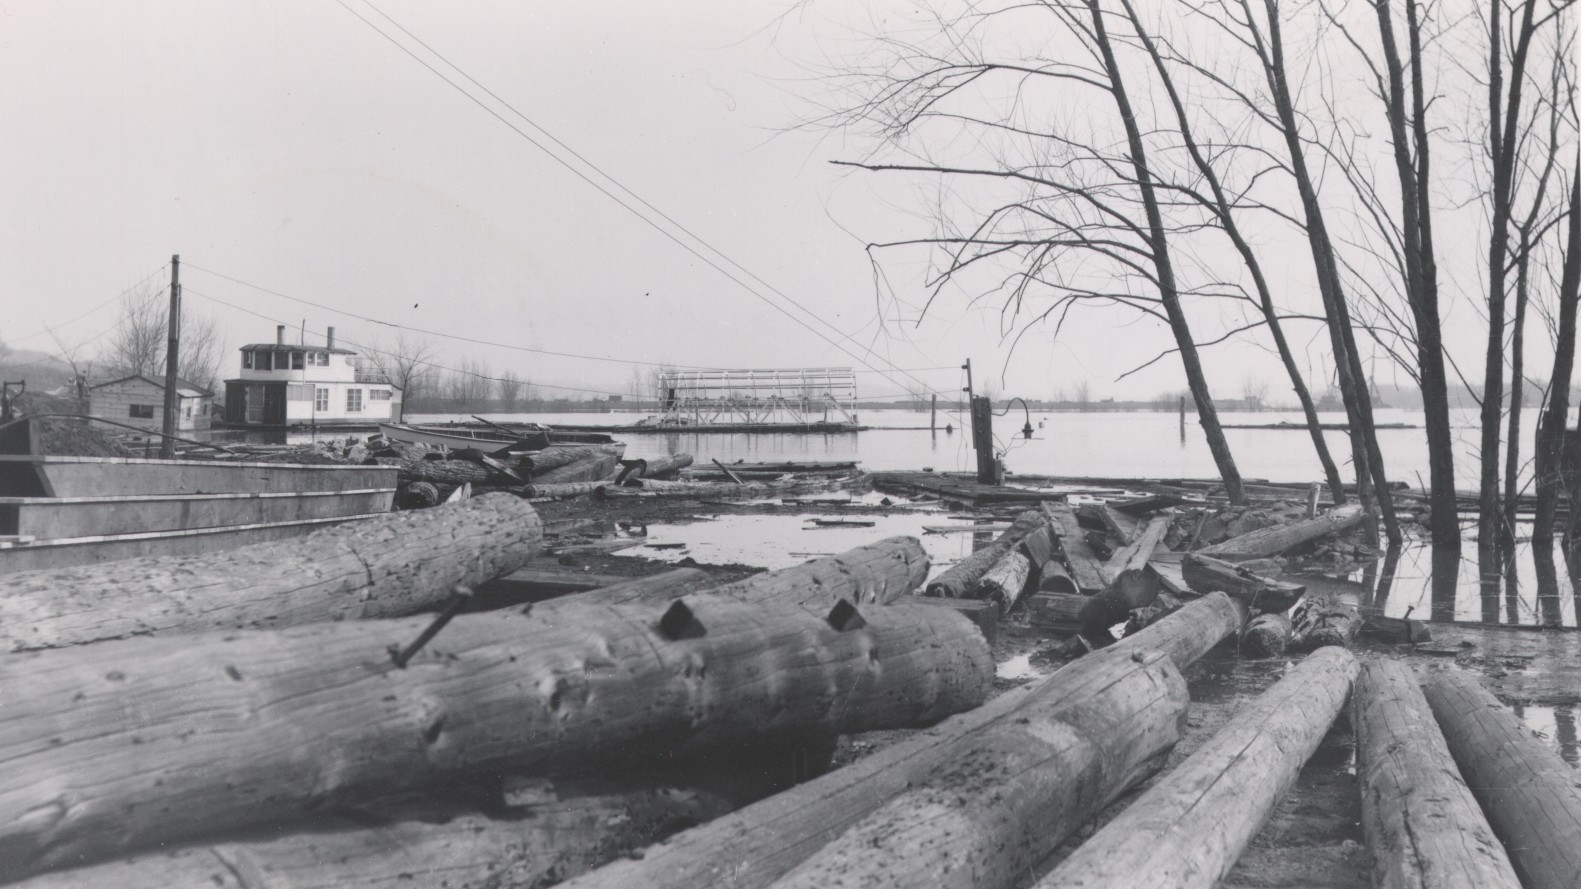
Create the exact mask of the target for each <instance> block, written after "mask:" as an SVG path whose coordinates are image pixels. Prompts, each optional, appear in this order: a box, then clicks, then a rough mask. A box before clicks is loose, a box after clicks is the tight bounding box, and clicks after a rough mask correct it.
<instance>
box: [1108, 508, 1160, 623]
mask: <svg viewBox="0 0 1581 889" xmlns="http://www.w3.org/2000/svg"><path fill="white" fill-rule="evenodd" d="M1169 521H1170V517H1169V516H1167V515H1160V516H1154V517H1153V518H1151V519H1149V520H1148V522H1147V527H1146V528H1143V529H1142V531H1141V533H1139V534H1137V535H1136V539H1135V540H1133V541H1132V542H1130V543H1128V544H1126V546H1125V547H1124V548H1123V549H1121V550H1119V551H1118V552H1116V553H1115V554H1114V556H1113V557H1112V558H1110V559H1109V561H1108V563H1107V564H1105V565H1104V575H1105V577H1106V578H1107V579H1108V583H1107V584H1106V585H1105V587H1104V589H1105V590H1106V591H1112V592H1116V593H1118V594H1120V595H1121V596H1123V597H1124V598H1125V600H1126V603H1127V604H1128V605H1130V607H1132V608H1141V607H1142V606H1144V605H1146V604H1148V602H1150V601H1152V599H1153V597H1154V596H1156V595H1158V585H1157V583H1155V582H1153V581H1152V580H1151V579H1150V578H1149V577H1148V576H1147V561H1148V560H1149V559H1151V558H1152V557H1153V550H1155V549H1157V548H1158V546H1159V545H1160V544H1162V543H1163V541H1164V534H1165V532H1167V531H1168V530H1169Z"/></svg>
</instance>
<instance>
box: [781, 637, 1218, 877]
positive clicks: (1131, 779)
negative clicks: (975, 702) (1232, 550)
mask: <svg viewBox="0 0 1581 889" xmlns="http://www.w3.org/2000/svg"><path fill="white" fill-rule="evenodd" d="M1045 681H1046V682H1057V683H1060V684H1061V685H1062V686H1063V687H1064V689H1065V694H1063V695H1060V696H1058V697H1050V698H1045V699H1044V700H1043V701H1036V702H1034V701H1029V702H1027V703H1025V704H1023V705H1022V706H1021V707H1020V708H1019V709H1018V710H1017V711H1016V718H1014V719H1010V720H1006V721H1004V722H1001V723H1000V724H998V725H996V726H995V727H994V728H993V729H991V730H987V731H984V732H982V733H981V734H979V735H978V736H977V737H976V738H975V739H974V740H973V744H972V746H971V749H969V750H963V751H961V752H960V755H959V756H958V757H955V758H953V759H952V760H951V761H949V762H946V763H942V764H940V765H939V766H938V767H937V768H935V769H934V770H933V771H931V772H930V773H928V774H926V775H923V776H920V777H919V778H917V779H913V781H912V784H911V786H910V787H908V788H907V789H906V790H905V791H904V792H902V793H900V794H898V795H896V796H894V797H893V798H891V799H889V800H888V801H887V802H885V803H884V804H883V805H882V806H880V807H878V808H877V809H875V810H874V811H872V812H870V813H869V814H867V815H866V816H864V817H863V818H862V819H861V820H860V821H858V822H856V823H855V824H853V825H852V826H851V827H849V828H848V829H846V831H845V832H844V833H842V834H841V835H840V836H839V837H837V838H835V839H834V840H833V841H832V842H830V843H829V844H828V845H826V846H824V847H823V848H822V849H820V850H818V851H817V852H814V853H813V855H812V857H810V858H808V859H807V860H806V861H805V862H803V863H802V864H801V865H799V866H798V867H797V868H796V869H795V870H793V871H792V872H791V873H790V874H788V875H787V876H786V877H785V878H783V879H782V880H780V881H779V882H776V883H775V884H774V886H775V887H776V889H824V887H828V886H838V885H854V886H933V887H959V889H978V887H1006V889H1008V887H1010V886H1013V885H1015V882H1016V880H1017V878H1020V877H1022V876H1024V875H1025V874H1026V872H1027V871H1028V870H1030V869H1031V868H1032V867H1033V866H1034V865H1035V864H1037V862H1038V861H1040V860H1042V859H1043V858H1044V857H1045V856H1047V855H1048V854H1049V853H1050V852H1052V851H1054V849H1055V848H1056V847H1058V846H1059V844H1060V843H1061V842H1062V841H1064V840H1065V838H1066V837H1068V836H1070V835H1071V834H1073V833H1075V832H1076V830H1077V829H1078V828H1080V827H1082V826H1083V825H1085V824H1086V823H1087V822H1088V821H1090V820H1091V819H1092V818H1093V817H1094V816H1095V815H1097V814H1098V812H1099V811H1101V810H1102V809H1103V808H1104V807H1105V806H1107V805H1108V804H1109V803H1111V802H1113V801H1114V800H1115V799H1116V798H1117V797H1119V796H1120V795H1121V794H1122V793H1124V792H1125V791H1126V790H1128V789H1129V788H1131V787H1132V786H1134V785H1136V784H1137V783H1139V782H1141V781H1142V780H1143V779H1144V778H1146V777H1148V776H1149V775H1151V774H1153V772H1155V771H1157V770H1158V769H1159V768H1160V767H1162V766H1163V761H1164V758H1165V757H1167V755H1168V754H1169V751H1170V749H1171V748H1172V747H1174V745H1175V743H1176V742H1177V741H1179V740H1180V736H1181V733H1182V726H1183V725H1184V723H1185V718H1186V707H1187V704H1188V703H1189V696H1188V695H1187V693H1186V683H1185V679H1184V678H1183V677H1182V676H1181V675H1180V672H1179V670H1178V669H1177V668H1176V667H1175V665H1174V663H1173V662H1172V661H1170V659H1169V657H1168V655H1165V654H1162V653H1160V652H1157V651H1149V652H1125V651H1119V652H1115V654H1114V655H1106V654H1104V653H1099V654H1096V655H1093V656H1091V657H1087V658H1083V659H1082V660H1079V661H1077V662H1076V663H1075V664H1073V665H1071V666H1070V667H1068V668H1066V669H1064V670H1061V671H1059V673H1057V674H1056V675H1055V676H1054V677H1051V678H1049V679H1047V680H1045Z"/></svg>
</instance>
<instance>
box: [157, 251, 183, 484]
mask: <svg viewBox="0 0 1581 889" xmlns="http://www.w3.org/2000/svg"><path fill="white" fill-rule="evenodd" d="M180 358H181V254H179V253H178V254H175V255H174V256H171V257H170V339H169V341H168V342H166V343H165V424H164V425H165V430H164V431H165V437H164V439H163V440H161V441H160V442H159V456H161V457H164V458H165V459H167V460H168V459H170V458H171V457H174V456H175V455H176V439H175V434H176V414H177V413H179V412H180V410H181V392H180V390H179V389H178V388H177V386H178V384H177V382H176V374H177V372H178V370H179V362H180Z"/></svg>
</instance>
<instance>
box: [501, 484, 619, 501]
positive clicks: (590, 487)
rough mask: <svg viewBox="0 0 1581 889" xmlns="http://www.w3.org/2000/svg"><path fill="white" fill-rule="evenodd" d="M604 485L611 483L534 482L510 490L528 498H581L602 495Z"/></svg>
mask: <svg viewBox="0 0 1581 889" xmlns="http://www.w3.org/2000/svg"><path fill="white" fill-rule="evenodd" d="M606 484H612V483H611V482H601V481H594V482H559V483H554V482H535V483H533V484H530V485H524V486H522V487H520V488H513V489H512V490H518V491H520V492H521V493H523V494H525V495H527V496H528V497H554V498H563V497H581V496H583V495H585V494H602V493H604V486H605V485H606Z"/></svg>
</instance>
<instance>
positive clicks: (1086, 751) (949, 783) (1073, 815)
mask: <svg viewBox="0 0 1581 889" xmlns="http://www.w3.org/2000/svg"><path fill="white" fill-rule="evenodd" d="M1244 618H1245V609H1244V607H1243V606H1241V605H1239V604H1238V603H1235V602H1234V601H1232V600H1231V599H1229V598H1228V597H1227V596H1223V595H1218V594H1215V595H1212V596H1208V597H1206V598H1204V599H1201V600H1198V601H1196V602H1193V603H1191V604H1190V605H1187V606H1186V607H1185V608H1182V609H1181V610H1180V611H1178V612H1176V613H1175V614H1173V615H1171V616H1170V617H1168V618H1166V619H1165V620H1163V621H1160V622H1159V623H1158V624H1155V625H1154V626H1152V627H1149V628H1148V629H1146V630H1144V631H1142V632H1141V633H1138V634H1137V635H1136V636H1133V637H1129V638H1127V639H1126V640H1124V641H1123V642H1121V643H1119V644H1118V645H1115V646H1113V647H1111V648H1110V649H1107V650H1105V651H1102V652H1098V653H1097V654H1094V655H1092V656H1090V657H1087V658H1083V659H1081V660H1079V661H1076V662H1075V663H1073V664H1071V665H1069V666H1066V667H1065V668H1063V669H1061V670H1059V671H1058V672H1056V673H1054V674H1053V675H1052V676H1050V677H1048V678H1047V679H1045V680H1043V681H1042V682H1039V683H1036V684H1034V685H1030V686H1023V687H1022V688H1019V689H1013V690H1011V691H1009V692H1006V693H1005V694H1002V695H1000V696H999V697H997V698H995V699H994V700H993V701H990V702H989V703H988V704H986V705H984V706H983V707H980V708H978V709H977V710H973V711H971V712H969V713H964V714H962V715H960V716H956V717H953V718H951V719H948V720H945V721H944V722H942V723H940V724H939V725H937V726H934V727H933V728H930V729H927V730H924V731H922V732H918V733H915V734H914V735H913V736H912V737H910V738H908V739H907V740H904V741H901V742H899V743H897V744H894V745H892V746H890V747H887V748H885V749H883V750H881V751H879V752H877V753H874V754H871V755H869V756H867V757H864V758H862V759H860V760H857V761H856V762H854V763H851V764H849V765H846V766H844V767H842V768H841V769H839V770H838V771H836V772H833V773H830V774H828V775H825V776H823V777H821V778H817V779H814V780H812V781H808V782H806V783H804V784H800V785H798V786H796V787H793V788H791V789H789V790H787V791H784V792H782V793H779V794H776V795H774V796H772V797H769V798H768V799H766V800H763V801H762V802H759V803H755V804H753V805H751V806H748V807H747V808H745V809H742V810H741V811H739V812H736V813H733V814H730V815H726V816H724V817H722V818H719V819H716V820H714V821H711V822H709V823H707V824H704V825H701V826H699V827H696V828H693V829H691V830H688V831H685V832H682V833H680V834H677V835H676V836H674V837H672V838H671V839H669V840H667V841H665V842H663V843H660V844H659V845H656V846H653V847H650V848H649V849H647V850H645V852H644V853H643V856H642V858H641V859H640V860H621V861H616V862H614V863H612V864H610V865H607V866H605V867H603V868H601V869H599V870H596V871H593V872H592V873H589V874H585V875H583V876H582V877H579V878H577V879H574V880H572V881H570V882H568V883H567V884H565V885H566V886H567V887H571V889H594V887H627V886H644V887H652V889H681V887H686V889H692V887H696V886H717V887H728V889H761V887H766V886H770V885H774V884H775V883H776V881H779V880H781V879H782V878H784V879H785V881H786V884H787V885H807V886H813V885H816V886H827V885H919V886H921V885H926V886H936V885H949V886H979V885H982V886H991V885H1009V882H1008V880H1009V878H1012V877H1020V876H1022V875H1024V874H1025V873H1026V871H1027V870H1028V868H1029V867H1030V866H1031V865H1032V864H1034V863H1036V862H1037V861H1039V860H1040V859H1041V858H1042V857H1043V856H1045V855H1046V854H1048V853H1049V852H1050V851H1052V850H1053V849H1054V848H1055V847H1056V846H1057V845H1058V844H1059V843H1060V842H1061V841H1062V840H1063V839H1064V838H1065V837H1067V836H1069V835H1070V833H1071V832H1073V831H1074V830H1075V829H1076V828H1077V827H1079V826H1080V825H1081V824H1083V823H1085V822H1086V821H1087V820H1089V819H1090V818H1091V817H1092V816H1093V815H1094V814H1096V812H1097V811H1099V810H1100V809H1101V808H1102V807H1103V806H1104V805H1106V804H1107V803H1108V802H1109V801H1111V800H1113V799H1114V798H1115V797H1117V796H1118V795H1120V794H1121V793H1122V792H1123V791H1124V790H1125V789H1126V788H1128V787H1130V786H1133V785H1134V784H1135V783H1136V782H1138V781H1140V780H1141V779H1142V778H1144V777H1146V776H1147V775H1149V774H1151V773H1152V772H1153V771H1154V770H1155V769H1156V768H1157V766H1158V764H1159V763H1160V762H1161V757H1162V755H1163V754H1164V753H1167V752H1168V750H1169V749H1170V747H1171V746H1172V745H1173V744H1174V743H1175V740H1176V739H1177V738H1178V733H1179V732H1180V731H1181V726H1182V724H1183V720H1182V715H1183V711H1184V707H1185V705H1186V698H1185V687H1184V683H1183V680H1182V679H1181V677H1180V674H1179V670H1181V669H1183V668H1184V667H1185V666H1188V665H1190V664H1191V663H1193V662H1194V661H1196V660H1197V659H1198V658H1200V657H1201V656H1202V655H1203V654H1204V653H1206V652H1207V651H1208V650H1209V649H1210V648H1212V647H1213V646H1214V645H1216V644H1217V643H1218V642H1219V640H1221V639H1223V638H1224V637H1226V636H1228V635H1229V634H1231V633H1233V632H1234V631H1235V630H1236V629H1237V628H1239V626H1240V624H1241V621H1242V620H1244ZM1116 734H1119V735H1122V736H1123V737H1124V739H1125V740H1116V738H1115V735H1116ZM1018 769H1024V770H1025V771H1018ZM1029 778H1030V779H1029ZM836 876H838V877H839V879H834V877H836ZM996 880H997V881H1003V882H996ZM1136 885H1144V884H1136Z"/></svg>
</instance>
